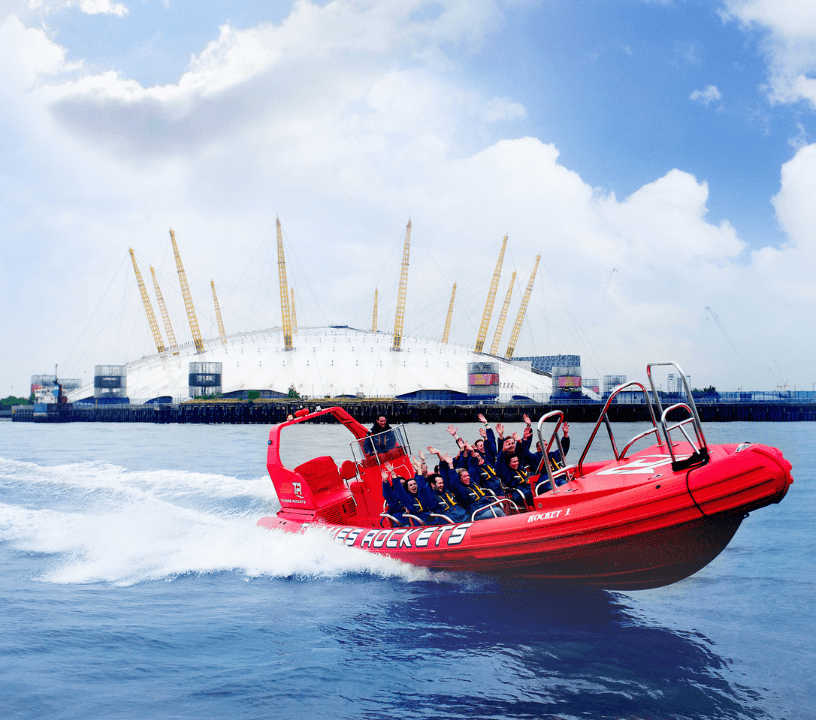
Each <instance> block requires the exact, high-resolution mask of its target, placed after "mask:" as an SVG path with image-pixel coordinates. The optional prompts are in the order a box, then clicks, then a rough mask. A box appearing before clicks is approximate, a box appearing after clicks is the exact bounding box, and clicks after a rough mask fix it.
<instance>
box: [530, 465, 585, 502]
mask: <svg viewBox="0 0 816 720" xmlns="http://www.w3.org/2000/svg"><path fill="white" fill-rule="evenodd" d="M577 467H578V466H577V465H565V466H564V467H562V468H559V469H558V470H556V471H555V472H554V473H553V474H552V479H550V477H549V475H548V476H547V479H546V480H541V481H539V482H538V484H537V485H536V486H535V495H536V497H537V496H538V495H539V494H540V493H539V492H538V489H539V488H540V487H541V486H542V485H546V484H547V483H550V485H551V487H553V488H555V487H556V483H555V480H556V478H560V477H562V476H563V475H567V476H568V477H569V480H568V481H567V483H566V484H567V485H569V483H571V482H572V480H573V475H572V474H571V473H572V471H573V470H575V469H576V468H577ZM551 492H552V491H551ZM555 492H558V491H557V490H555ZM565 492H571V489H570V488H566V489H565Z"/></svg>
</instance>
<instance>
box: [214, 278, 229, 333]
mask: <svg viewBox="0 0 816 720" xmlns="http://www.w3.org/2000/svg"><path fill="white" fill-rule="evenodd" d="M210 285H211V286H212V291H213V305H215V319H216V320H217V321H218V335H219V337H220V338H221V344H222V345H226V344H227V333H225V332H224V321H223V320H222V319H221V307H220V306H219V305H218V295H216V294H215V280H210Z"/></svg>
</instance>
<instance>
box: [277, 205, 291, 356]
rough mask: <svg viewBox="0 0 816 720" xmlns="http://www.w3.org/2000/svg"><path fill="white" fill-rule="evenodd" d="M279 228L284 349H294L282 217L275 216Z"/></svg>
mask: <svg viewBox="0 0 816 720" xmlns="http://www.w3.org/2000/svg"><path fill="white" fill-rule="evenodd" d="M275 226H276V227H277V230H278V279H279V281H280V299H281V324H282V325H283V349H284V350H287V351H288V350H294V347H293V346H292V316H291V313H290V310H291V308H290V307H289V286H288V285H287V283H286V260H285V259H284V257H283V236H282V235H281V223H280V218H279V217H278V218H275Z"/></svg>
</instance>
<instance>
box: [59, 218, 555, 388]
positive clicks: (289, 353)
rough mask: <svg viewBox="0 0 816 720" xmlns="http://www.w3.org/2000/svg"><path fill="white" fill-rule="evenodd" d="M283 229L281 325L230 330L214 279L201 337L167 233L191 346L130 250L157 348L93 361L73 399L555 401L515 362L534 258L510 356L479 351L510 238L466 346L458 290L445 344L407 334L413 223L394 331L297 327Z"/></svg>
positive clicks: (548, 383)
mask: <svg viewBox="0 0 816 720" xmlns="http://www.w3.org/2000/svg"><path fill="white" fill-rule="evenodd" d="M277 230H278V260H279V263H278V264H279V280H280V294H281V308H282V312H281V316H282V320H283V323H282V327H278V328H270V329H267V330H258V331H254V332H245V333H240V334H235V335H226V334H225V333H224V330H223V322H222V321H221V315H220V309H219V307H218V300H217V297H216V295H215V286H214V285H213V300H214V303H215V311H216V316H217V318H218V327H219V337H217V338H212V339H206V340H205V339H203V338H202V337H201V334H200V332H199V331H198V325H197V321H196V319H195V310H194V309H193V304H192V300H191V299H190V293H189V288H188V287H187V280H186V276H185V274H184V268H183V266H182V263H181V258H180V256H179V253H178V247H177V245H176V240H175V236H174V234H173V231H172V230H171V231H170V236H171V240H172V243H173V251H174V254H175V259H176V265H177V269H178V274H179V279H180V282H181V289H182V295H183V296H184V300H185V307H186V309H187V313H188V320H189V324H190V328H191V331H192V335H193V342H192V343H187V344H182V345H177V344H176V343H175V339H174V336H173V333H172V329H171V327H170V324H169V320H168V318H167V316H166V312H165V308H164V302H163V299H162V296H161V291H160V290H159V287H158V284H157V283H156V278H155V275H154V283H155V290H156V299H157V301H158V305H159V307H160V308H161V310H162V317H163V319H164V322H165V331H166V332H165V335H166V336H167V338H168V342H166V343H165V341H164V338H163V337H162V335H161V333H160V331H159V325H158V322H157V320H156V317H155V315H154V313H153V310H152V304H151V302H150V299H149V297H148V295H147V291H146V288H145V284H144V282H143V281H142V278H141V273H140V271H139V268H138V265H137V264H136V259H135V256H134V255H133V251H132V250H131V251H130V253H131V258H132V260H133V267H134V272H135V273H136V279H137V282H138V285H139V289H140V293H141V296H142V301H143V304H144V308H145V312H146V314H147V317H148V320H149V323H150V326H151V331H152V334H153V338H154V341H155V344H156V350H157V351H156V353H155V354H153V355H149V356H147V357H144V358H142V359H140V360H136V361H133V362H130V363H127V364H126V365H120V366H96V371H95V373H94V375H95V377H94V382H93V384H87V385H86V386H85V387H83V388H81V389H78V390H74V391H73V392H71V393H70V394H69V398H68V399H69V401H72V402H76V401H79V400H81V399H90V398H91V397H93V398H96V399H100V398H109V399H110V401H113V400H114V399H115V398H117V397H119V398H130V399H131V400H132V401H134V400H137V399H138V400H141V401H147V400H151V399H156V398H169V399H173V400H175V401H178V400H184V399H188V398H191V397H196V396H213V395H220V396H223V397H247V393H251V392H255V393H258V395H254V396H255V397H258V396H260V397H283V396H287V395H293V394H294V393H297V395H298V396H300V397H309V398H342V397H367V398H371V397H377V398H400V399H411V400H418V401H430V402H434V401H450V400H456V399H459V398H462V399H466V398H468V397H470V398H473V399H488V397H492V398H495V399H496V400H498V401H499V402H509V401H511V400H513V399H521V398H524V399H529V400H532V401H534V402H546V401H548V400H549V398H550V395H551V393H552V379H551V377H550V376H549V375H548V374H544V373H541V372H538V371H533V370H532V369H531V367H530V363H529V362H526V363H518V362H516V363H514V362H513V361H512V360H511V359H509V358H510V357H511V356H512V348H513V345H514V344H515V340H516V339H517V338H518V334H519V330H520V328H521V324H522V322H523V319H524V312H525V310H526V306H527V301H528V299H529V295H530V291H531V290H532V286H533V281H534V279H535V272H536V269H537V267H538V259H536V264H535V267H534V269H533V271H532V273H531V275H530V278H529V282H528V284H527V290H526V293H525V297H524V300H523V301H522V304H521V310H520V311H519V314H518V317H517V318H516V322H515V326H514V327H513V330H512V333H511V340H510V345H509V346H508V352H507V356H506V357H503V358H502V357H498V356H497V355H495V354H487V353H484V352H481V351H480V350H481V349H482V347H483V346H484V343H485V337H486V334H487V328H488V325H489V323H490V317H491V313H492V309H493V304H494V300H495V295H496V290H497V287H498V281H499V276H500V273H501V263H502V259H503V256H504V248H505V245H506V242H507V237H506V236H505V238H504V241H503V244H502V250H501V254H500V256H499V262H498V264H497V266H496V271H495V273H494V277H493V283H492V285H491V288H490V292H489V294H488V302H487V305H486V307H485V311H484V314H483V317H482V324H481V328H480V330H479V336H478V339H477V342H476V347H475V348H474V349H470V348H465V347H462V346H457V345H453V344H449V343H448V342H447V335H448V330H449V327H450V319H451V314H452V312H453V300H454V295H455V286H454V292H453V294H452V296H451V303H450V307H449V310H448V317H447V323H446V327H445V333H444V334H443V338H442V340H440V341H436V340H430V339H418V338H412V337H403V335H402V319H403V317H404V312H405V297H406V292H405V287H406V284H407V272H408V253H409V247H410V236H411V223H410V221H409V222H408V226H407V228H406V234H405V246H404V256H403V263H402V269H401V277H400V289H399V301H398V306H397V315H396V321H395V329H394V332H382V331H377V330H376V320H375V323H374V324H375V327H374V328H372V329H370V330H363V329H355V328H351V327H348V326H337V325H334V326H328V327H298V326H297V321H296V317H295V313H294V307H293V301H292V303H290V300H289V290H288V286H287V283H286V270H285V262H284V260H283V244H282V239H281V230H280V220H278V221H277ZM151 271H152V268H151ZM514 275H515V274H514ZM375 303H376V301H375ZM508 304H509V293H508V299H507V300H506V301H505V306H504V307H503V309H502V314H501V320H500V323H501V325H503V323H504V317H505V315H506V312H507V305H508ZM375 318H376V310H375ZM501 325H500V327H501ZM498 335H499V336H500V335H501V332H499V333H498ZM496 344H497V341H495V340H494V346H495V345H496ZM293 391H294V393H293ZM474 396H482V397H481V398H477V397H474ZM485 396H486V397H485ZM250 397H251V396H250Z"/></svg>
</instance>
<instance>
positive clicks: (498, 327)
mask: <svg viewBox="0 0 816 720" xmlns="http://www.w3.org/2000/svg"><path fill="white" fill-rule="evenodd" d="M515 283H516V271H515V270H513V277H511V278H510V287H509V288H507V296H506V297H505V298H504V305H502V309H501V314H500V315H499V322H498V323H496V333H495V334H494V335H493V345H492V346H491V348H490V354H491V355H495V354H496V353H497V352H499V342H501V336H502V333H503V332H504V320H505V318H506V317H507V309H508V308H509V307H510V298H511V297H512V296H513V285H515Z"/></svg>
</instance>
